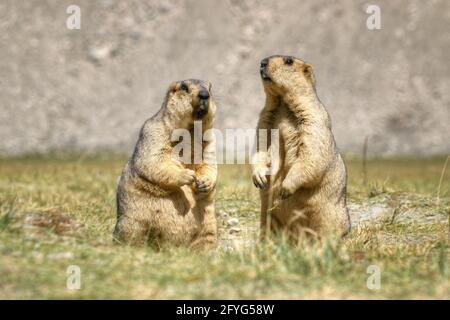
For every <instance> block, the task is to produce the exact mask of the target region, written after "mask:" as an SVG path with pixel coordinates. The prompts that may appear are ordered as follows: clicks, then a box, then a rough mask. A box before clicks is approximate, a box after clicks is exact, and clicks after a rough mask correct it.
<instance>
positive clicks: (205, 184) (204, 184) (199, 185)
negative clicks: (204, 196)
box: [195, 178, 214, 193]
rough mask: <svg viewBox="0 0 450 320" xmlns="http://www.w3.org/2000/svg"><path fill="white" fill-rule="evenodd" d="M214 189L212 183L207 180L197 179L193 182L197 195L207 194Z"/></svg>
mask: <svg viewBox="0 0 450 320" xmlns="http://www.w3.org/2000/svg"><path fill="white" fill-rule="evenodd" d="M212 189H214V183H213V182H212V181H211V180H210V179H208V178H198V179H196V180H195V191H196V192H197V193H209V192H210V191H211V190H212Z"/></svg>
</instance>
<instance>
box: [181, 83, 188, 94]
mask: <svg viewBox="0 0 450 320" xmlns="http://www.w3.org/2000/svg"><path fill="white" fill-rule="evenodd" d="M180 89H181V90H183V91H186V92H189V87H188V85H187V84H186V83H182V84H181V86H180Z"/></svg>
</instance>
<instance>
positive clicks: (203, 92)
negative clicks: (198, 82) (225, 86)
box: [198, 89, 209, 100]
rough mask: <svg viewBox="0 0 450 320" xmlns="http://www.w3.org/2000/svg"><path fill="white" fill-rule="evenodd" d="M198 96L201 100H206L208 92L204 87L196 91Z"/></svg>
mask: <svg viewBox="0 0 450 320" xmlns="http://www.w3.org/2000/svg"><path fill="white" fill-rule="evenodd" d="M198 97H199V98H200V99H202V100H208V99H209V92H208V91H206V90H205V89H202V90H200V92H199V93H198Z"/></svg>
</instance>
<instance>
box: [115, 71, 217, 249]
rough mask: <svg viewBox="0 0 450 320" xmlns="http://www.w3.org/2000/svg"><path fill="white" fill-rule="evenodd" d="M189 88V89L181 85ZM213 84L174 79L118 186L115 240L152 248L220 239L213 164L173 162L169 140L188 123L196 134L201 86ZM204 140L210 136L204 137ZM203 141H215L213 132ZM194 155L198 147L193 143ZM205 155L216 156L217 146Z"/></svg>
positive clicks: (209, 117)
mask: <svg viewBox="0 0 450 320" xmlns="http://www.w3.org/2000/svg"><path fill="white" fill-rule="evenodd" d="M182 85H184V88H186V86H187V87H188V92H186V90H183V87H182ZM210 87H211V85H210V84H209V83H207V82H204V81H200V80H185V81H179V82H175V83H173V84H172V85H171V86H170V88H169V90H168V92H167V96H166V99H165V101H164V103H163V105H162V107H161V109H160V110H159V112H158V113H157V114H156V115H155V116H153V117H152V118H151V119H149V120H147V121H146V122H145V124H144V126H143V127H142V129H141V131H140V134H139V139H138V141H137V144H136V147H135V150H134V153H133V155H132V157H131V158H130V160H129V161H128V163H127V164H126V166H125V169H124V170H123V172H122V176H121V178H120V181H119V185H118V188H117V224H116V227H115V230H114V239H115V241H117V242H120V243H126V244H132V245H143V244H149V245H151V246H153V247H154V248H160V247H161V246H164V245H174V246H179V245H188V246H191V247H203V246H205V245H213V244H215V242H216V238H217V225H216V218H215V210H214V194H215V184H216V178H217V167H216V165H215V164H207V163H204V162H203V161H202V163H201V164H183V163H181V162H178V161H175V160H174V159H173V157H171V154H172V148H173V147H174V145H175V144H176V143H174V142H171V141H170V138H171V134H172V132H173V130H174V129H177V128H185V129H188V130H189V131H190V133H191V137H192V139H194V133H193V122H194V114H193V113H194V112H195V110H196V108H198V106H199V97H198V93H199V90H200V89H202V88H203V89H206V90H207V91H208V92H210ZM215 109H216V107H215V104H214V101H213V99H212V97H210V98H209V109H208V113H207V114H206V116H204V117H203V118H202V120H201V121H202V128H203V131H205V130H207V129H210V128H212V126H213V121H214V113H215ZM203 140H206V139H203ZM192 142H196V143H202V144H203V148H206V147H208V146H210V147H211V146H212V145H214V143H215V141H214V137H213V136H212V137H210V139H209V140H208V141H192ZM191 150H192V154H191V158H192V157H193V151H194V148H193V147H191ZM208 152H209V153H208V154H205V153H203V156H208V157H209V158H212V159H215V149H214V148H208Z"/></svg>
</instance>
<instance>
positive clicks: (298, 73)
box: [253, 56, 350, 241]
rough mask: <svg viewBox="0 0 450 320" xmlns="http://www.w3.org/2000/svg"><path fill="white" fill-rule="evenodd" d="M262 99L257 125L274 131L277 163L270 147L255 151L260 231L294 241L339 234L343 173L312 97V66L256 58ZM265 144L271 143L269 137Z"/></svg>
mask: <svg viewBox="0 0 450 320" xmlns="http://www.w3.org/2000/svg"><path fill="white" fill-rule="evenodd" d="M260 72H261V77H262V81H263V85H264V91H265V92H266V103H265V106H264V108H263V110H262V111H261V114H260V118H259V121H258V127H257V129H274V128H278V129H279V137H280V141H279V158H278V159H277V160H278V166H275V171H274V173H273V174H272V175H270V176H269V175H268V173H267V172H268V171H267V168H268V167H269V166H270V165H271V164H274V163H275V162H277V161H275V159H273V158H271V154H270V148H269V151H268V152H264V151H261V150H258V152H257V153H256V154H255V158H254V161H253V163H254V164H253V182H254V184H255V185H256V186H257V187H258V188H260V189H262V190H261V192H260V195H261V235H262V237H263V238H264V236H265V235H266V233H267V231H268V230H271V231H272V232H274V233H283V234H286V235H287V236H288V237H289V238H290V239H291V240H294V241H298V240H299V239H300V238H301V236H302V235H303V234H305V233H312V234H316V235H319V236H324V235H336V234H338V235H344V234H345V233H347V232H348V231H349V229H350V220H349V215H348V211H347V207H346V183H347V174H346V169H345V165H344V162H343V160H342V158H341V156H340V154H339V152H338V151H337V148H336V144H335V141H334V137H333V134H332V132H331V121H330V117H329V115H328V113H327V111H326V110H325V107H324V106H323V105H322V103H321V102H320V101H319V98H318V97H317V95H316V91H315V83H314V76H313V70H312V66H311V65H309V64H306V63H304V62H303V61H302V60H300V59H297V58H294V57H289V56H271V57H268V58H266V59H263V60H262V61H261V69H260ZM269 145H270V141H269Z"/></svg>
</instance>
